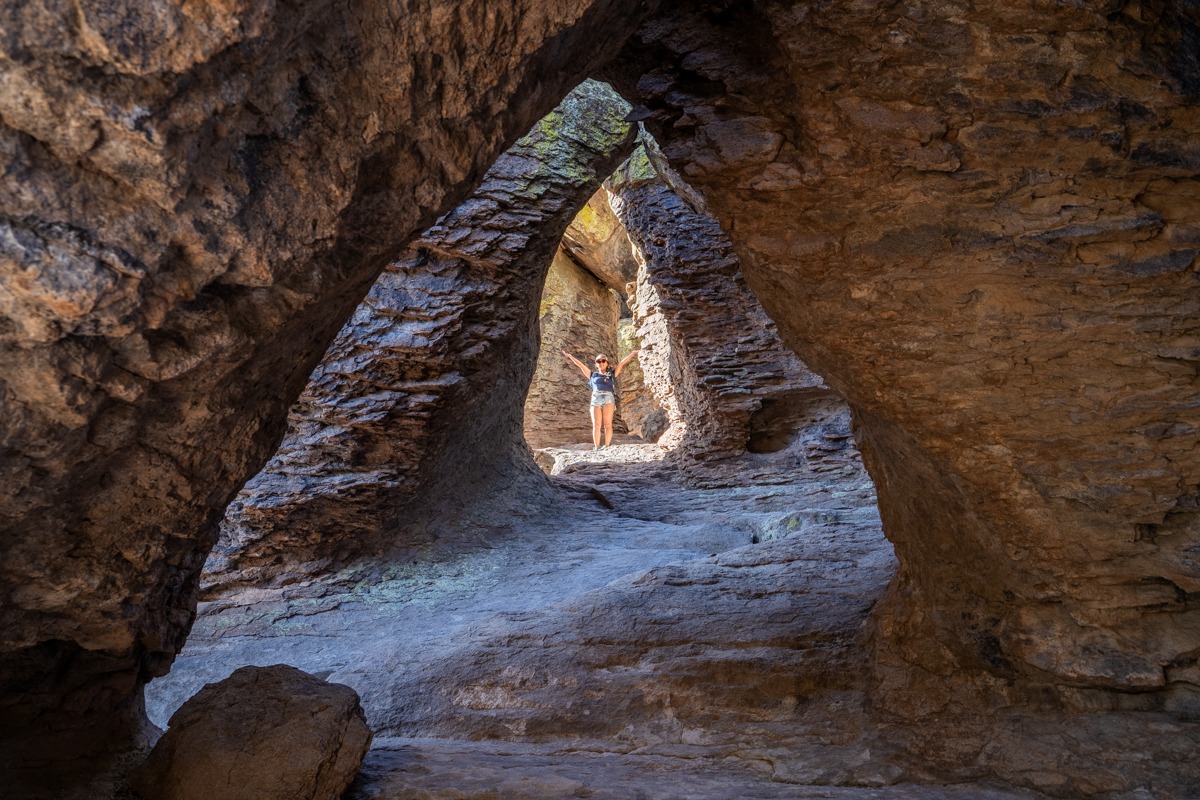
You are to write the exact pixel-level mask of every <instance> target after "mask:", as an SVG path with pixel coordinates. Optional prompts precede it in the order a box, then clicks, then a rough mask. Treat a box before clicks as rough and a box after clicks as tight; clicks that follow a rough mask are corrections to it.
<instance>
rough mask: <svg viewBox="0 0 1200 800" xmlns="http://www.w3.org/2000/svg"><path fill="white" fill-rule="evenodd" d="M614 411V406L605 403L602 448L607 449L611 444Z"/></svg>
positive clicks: (615, 408)
mask: <svg viewBox="0 0 1200 800" xmlns="http://www.w3.org/2000/svg"><path fill="white" fill-rule="evenodd" d="M616 410H617V407H616V406H615V405H613V404H612V403H607V404H606V405H605V406H604V446H605V447H608V446H609V445H611V444H612V421H613V412H615V411H616Z"/></svg>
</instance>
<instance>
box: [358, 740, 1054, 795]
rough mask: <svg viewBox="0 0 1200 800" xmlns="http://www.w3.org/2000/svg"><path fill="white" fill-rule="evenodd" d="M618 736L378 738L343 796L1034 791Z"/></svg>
mask: <svg viewBox="0 0 1200 800" xmlns="http://www.w3.org/2000/svg"><path fill="white" fill-rule="evenodd" d="M613 744H614V743H599V742H582V741H578V740H571V741H563V742H557V743H554V742H552V743H546V744H525V743H513V742H498V741H481V742H469V741H458V740H451V739H404V738H378V739H376V740H375V744H374V746H373V747H372V749H371V752H369V753H368V754H367V758H366V761H365V762H364V763H363V768H362V772H361V773H360V774H359V777H358V780H357V781H356V782H355V784H354V786H353V787H352V788H351V790H350V792H349V793H348V794H347V795H346V797H347V800H496V799H497V798H504V800H564V799H565V798H590V800H683V799H684V798H686V800H735V799H736V800H1034V799H1035V798H1040V797H1043V796H1042V795H1038V794H1034V793H1031V792H1024V791H1015V790H1011V789H1002V788H995V787H988V786H983V785H980V784H955V785H952V786H940V785H918V784H897V785H893V786H811V785H798V784H793V783H784V782H781V781H777V780H773V778H772V767H771V764H770V763H769V762H768V761H765V760H763V759H761V758H759V759H755V760H744V759H739V758H737V757H736V756H733V755H731V754H730V752H729V751H728V750H727V749H723V748H722V749H719V750H717V751H711V750H710V749H709V748H704V747H694V748H687V747H680V746H674V747H671V748H670V749H669V750H665V751H660V752H652V753H649V752H646V750H645V749H642V750H641V751H639V752H629V753H626V752H615V751H612V750H606V749H604V747H605V746H606V745H607V746H608V747H612V746H613Z"/></svg>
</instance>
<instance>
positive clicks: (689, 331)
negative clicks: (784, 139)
mask: <svg viewBox="0 0 1200 800" xmlns="http://www.w3.org/2000/svg"><path fill="white" fill-rule="evenodd" d="M658 158H659V156H658V155H657V153H656V152H655V149H654V147H653V144H652V143H645V144H644V145H643V146H642V148H641V149H639V151H638V152H637V153H635V155H634V156H633V157H632V158H631V159H630V161H629V162H628V163H626V164H625V165H623V166H622V168H621V170H620V171H618V173H617V174H616V175H615V176H614V177H613V179H611V180H610V181H609V182H608V183H607V184H606V187H607V191H608V192H609V202H610V204H611V205H612V208H613V211H614V212H615V213H616V215H617V218H618V219H619V220H620V222H621V224H622V225H623V227H624V228H625V230H626V231H627V233H628V236H629V238H630V241H631V242H632V244H633V251H634V254H635V256H636V258H637V260H638V263H639V265H640V268H639V271H638V280H637V293H636V296H635V298H634V301H633V302H632V306H633V309H634V314H635V318H636V320H637V324H638V329H637V332H638V335H639V337H640V338H641V340H642V343H643V345H644V350H643V354H642V356H641V357H640V359H639V360H640V362H641V365H642V369H643V370H644V371H645V373H646V375H647V378H646V380H647V385H648V386H649V387H650V388H651V390H652V391H653V392H654V393H655V394H656V399H657V400H658V402H659V403H660V404H661V405H662V407H663V408H664V409H666V410H667V416H668V421H669V425H670V427H669V428H668V430H667V432H666V433H665V434H664V441H665V442H666V443H670V444H673V445H679V446H681V447H682V452H683V453H684V454H686V455H687V456H688V457H690V458H692V459H695V460H699V461H710V460H717V459H721V458H727V457H730V456H735V455H740V454H742V453H745V452H746V450H747V448H748V447H749V445H750V440H751V438H752V433H751V427H752V425H751V420H752V419H754V420H756V421H757V422H758V423H761V424H760V426H759V427H762V426H763V425H769V426H770V427H771V429H772V430H773V431H775V432H776V433H777V434H778V436H777V437H776V440H777V442H778V446H774V449H776V450H779V449H783V447H785V446H786V445H787V444H788V443H789V442H790V438H791V436H790V435H791V434H793V433H795V432H796V431H797V430H798V429H799V428H800V427H802V425H803V423H804V422H812V421H815V419H816V418H818V417H821V416H823V415H824V413H825V412H826V411H829V410H832V409H833V407H834V406H840V403H839V402H838V400H837V398H836V396H835V395H834V394H833V393H832V392H831V391H829V389H828V388H827V387H826V386H825V385H824V383H823V382H822V381H821V379H820V378H819V377H818V376H816V375H814V374H813V373H811V372H809V371H808V370H807V369H806V368H805V367H804V365H803V364H801V363H800V361H799V360H798V359H797V358H796V356H795V354H794V353H792V352H791V351H790V350H788V349H787V348H786V347H784V346H783V343H782V342H781V341H780V339H779V336H778V334H777V333H776V330H775V324H774V323H773V322H772V321H771V320H770V319H769V318H768V317H767V315H766V314H765V312H764V311H763V308H762V306H761V305H760V304H759V302H758V300H757V298H755V297H754V295H753V294H751V292H750V291H749V290H748V289H747V288H746V285H745V282H744V280H743V278H742V274H741V268H740V265H739V263H738V258H737V255H736V254H735V253H734V251H733V246H732V244H731V243H730V241H729V239H728V237H727V236H726V235H725V233H724V232H723V231H722V230H721V227H720V225H719V224H718V223H717V221H716V220H715V219H713V218H712V217H711V216H709V215H708V214H707V213H705V209H703V208H701V209H697V208H693V207H692V206H691V205H690V204H689V203H688V201H687V200H685V199H684V198H683V196H681V195H680V194H679V192H677V191H676V190H675V189H674V188H673V187H672V185H671V184H670V183H669V182H668V177H667V173H666V171H665V165H661V164H656V163H654V162H655V160H657V159H658ZM675 183H681V181H679V180H678V179H677V178H676V180H675ZM683 190H684V191H687V190H686V187H685V188H684V189H683ZM784 408H786V409H789V410H788V411H784V410H783V409H784ZM764 409H768V410H772V409H773V411H772V412H771V413H770V415H769V419H768V418H767V416H764V415H762V414H760V413H759V412H761V411H763V410H764ZM760 433H761V431H760ZM759 440H761V441H765V438H764V437H761V436H760V437H759Z"/></svg>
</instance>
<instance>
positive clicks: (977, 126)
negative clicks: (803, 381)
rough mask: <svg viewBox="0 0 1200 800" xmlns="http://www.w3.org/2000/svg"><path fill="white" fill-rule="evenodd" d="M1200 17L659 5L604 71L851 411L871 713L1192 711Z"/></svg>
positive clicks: (1165, 7)
mask: <svg viewBox="0 0 1200 800" xmlns="http://www.w3.org/2000/svg"><path fill="white" fill-rule="evenodd" d="M1198 22H1200V12H1198V11H1197V10H1196V8H1195V6H1194V5H1193V4H1186V3H1173V2H1162V3H1145V4H1136V5H1135V4H1121V3H1100V2H1096V3H1092V2H1080V3H1072V4H1056V5H1054V6H1052V7H1050V6H1045V5H1036V4H1035V5H1028V4H1023V3H1010V2H1000V3H991V4H987V5H978V4H973V3H967V2H957V1H956V0H952V1H951V2H948V3H942V2H938V3H932V2H912V3H906V4H901V5H897V6H889V7H887V8H886V9H881V8H879V7H877V6H875V5H862V4H853V3H832V4H820V5H789V4H781V3H730V4H725V5H723V6H721V8H719V9H710V8H707V7H704V6H702V5H689V4H682V5H676V6H672V8H671V9H669V10H667V11H664V12H663V13H662V14H661V15H659V16H657V17H656V18H654V19H653V20H652V21H650V22H648V23H647V24H646V25H645V26H644V27H643V28H642V29H641V31H640V32H639V34H638V35H637V37H636V39H635V40H634V41H632V42H631V44H630V45H629V47H628V48H627V50H626V52H625V54H624V55H623V56H622V58H621V64H620V65H619V67H618V68H616V69H614V76H615V77H614V79H615V80H617V81H618V83H619V85H621V86H623V87H624V90H625V91H626V92H628V95H629V96H630V98H631V99H632V100H633V101H635V102H639V103H641V104H642V105H643V107H644V111H643V112H642V115H643V116H645V117H646V124H647V126H648V127H650V128H651V129H652V130H653V131H654V132H655V134H656V135H657V136H658V137H659V139H660V142H661V143H662V145H663V150H664V152H665V154H666V155H667V157H668V158H669V160H670V162H671V163H672V164H673V165H674V166H675V167H676V168H677V169H678V170H679V171H680V172H681V173H682V174H683V176H684V177H685V178H686V179H687V180H688V181H689V182H690V183H691V184H692V185H693V186H695V187H696V188H697V189H698V190H699V191H700V192H701V193H702V194H703V195H704V197H705V198H706V200H707V202H708V205H709V207H710V209H711V210H712V211H713V213H714V214H715V216H716V217H717V219H719V220H720V222H721V224H722V226H723V227H724V228H725V229H726V230H727V231H729V232H730V234H731V238H732V240H733V242H734V245H735V248H736V250H737V253H738V255H739V256H740V259H741V262H742V267H743V269H744V271H745V274H746V277H747V280H748V282H749V284H750V286H751V287H752V288H753V289H754V290H755V291H756V293H757V294H758V296H759V297H760V298H761V299H762V301H763V304H764V305H765V306H766V309H767V311H768V312H769V313H770V314H771V316H772V318H774V319H775V321H776V322H777V323H778V324H779V329H780V332H781V334H782V335H783V338H784V340H785V341H786V342H787V343H788V345H789V346H791V347H792V348H794V349H795V350H796V351H797V352H798V353H799V354H800V355H801V357H802V358H803V359H804V361H805V362H806V363H807V364H809V365H810V366H811V367H812V368H813V369H815V370H816V371H817V372H819V373H820V374H821V375H822V376H824V378H825V379H826V381H827V382H828V383H829V385H830V386H831V387H832V388H833V389H835V390H836V391H837V392H838V393H839V394H841V395H842V396H843V397H845V398H846V399H847V401H849V403H850V404H851V406H852V408H853V409H854V413H855V419H856V425H857V432H858V436H859V440H860V443H861V445H862V447H863V453H864V456H865V458H866V461H867V464H868V467H869V469H870V470H871V473H872V475H873V476H874V478H875V480H876V482H877V484H878V487H879V501H880V508H881V511H882V515H883V520H884V526H885V530H886V532H887V534H888V536H889V537H890V538H891V540H892V541H893V542H894V543H895V545H896V551H897V555H898V556H899V558H900V562H901V567H900V571H899V574H898V577H897V579H896V580H895V582H894V583H893V586H892V589H891V591H890V593H889V595H888V597H887V599H886V600H885V601H884V602H882V603H881V604H880V606H879V608H878V609H877V611H876V614H875V618H874V619H875V625H876V628H875V631H876V634H875V645H876V648H877V649H876V655H877V659H876V663H875V665H874V670H875V674H876V679H877V685H876V689H877V700H878V701H879V702H881V703H882V704H883V705H884V706H885V707H887V708H890V709H893V710H896V711H900V712H902V713H906V714H922V713H926V712H929V711H933V710H936V709H939V708H948V709H953V708H957V707H961V706H959V705H957V704H958V703H962V704H965V706H967V707H973V706H976V705H977V704H979V703H980V702H985V703H991V702H999V703H1007V702H1012V701H1013V700H1018V701H1020V700H1022V699H1026V700H1027V699H1029V697H1030V695H1028V694H1026V693H1024V689H1026V688H1028V687H1030V686H1043V687H1047V688H1048V689H1049V691H1048V692H1044V693H1041V694H1039V695H1038V697H1040V698H1041V699H1042V700H1049V699H1051V698H1053V702H1062V703H1066V704H1068V705H1070V706H1074V707H1080V706H1082V707H1095V706H1096V705H1099V706H1102V707H1105V706H1109V707H1157V708H1168V709H1171V708H1174V709H1177V710H1184V709H1187V708H1194V707H1195V702H1196V701H1195V697H1196V692H1197V691H1200V682H1198V681H1197V678H1196V667H1195V664H1196V643H1197V641H1200V636H1198V634H1200V616H1198V614H1200V611H1197V609H1196V606H1195V597H1196V593H1197V591H1200V560H1198V559H1197V549H1196V548H1197V546H1198V545H1197V541H1198V536H1197V531H1198V530H1200V494H1198V489H1197V487H1198V486H1200V447H1197V444H1198V442H1200V424H1198V420H1200V392H1198V391H1197V388H1198V386H1200V383H1198V378H1197V364H1198V363H1200V362H1198V351H1197V342H1198V341H1200V339H1198V338H1197V337H1198V335H1200V327H1198V325H1200V322H1198V320H1200V315H1198V312H1200V291H1198V290H1200V276H1198V273H1197V270H1196V255H1197V253H1200V203H1198V198H1200V192H1198V190H1197V186H1198V185H1200V184H1198V182H1197V180H1196V178H1197V175H1198V173H1200V150H1198V149H1197V144H1196V142H1197V141H1198V140H1200V129H1198V126H1200V117H1198V116H1197V108H1198V106H1197V101H1198V98H1200V70H1198V69H1197V64H1196V61H1195V57H1194V53H1195V49H1196V35H1195V31H1196V30H1197V24H1198ZM959 689H961V690H962V691H961V692H959V691H958V690H959Z"/></svg>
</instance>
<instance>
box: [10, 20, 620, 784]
mask: <svg viewBox="0 0 1200 800" xmlns="http://www.w3.org/2000/svg"><path fill="white" fill-rule="evenodd" d="M638 13H639V9H638V4H637V3H634V2H629V1H628V0H598V1H597V2H584V3H572V4H568V5H564V4H561V3H553V2H543V1H542V0H519V1H517V2H511V3H505V4H502V5H500V6H494V7H493V6H492V5H490V4H489V5H488V6H487V8H486V13H485V9H484V8H483V5H482V4H479V3H474V4H457V5H454V6H452V7H451V6H447V7H441V6H438V7H437V8H434V9H431V8H426V7H422V9H420V10H419V11H418V10H416V9H414V8H412V7H410V4H405V3H399V2H389V1H387V0H372V1H371V2H365V3H354V4H351V5H344V4H341V5H339V4H333V3H315V4H305V5H304V6H303V8H292V7H284V6H279V5H277V4H275V3H272V2H266V1H265V0H263V1H259V0H245V1H244V2H238V3H234V4H223V5H220V6H219V7H214V8H209V7H207V6H206V7H205V8H203V9H199V8H198V7H193V5H189V4H183V3H173V2H166V3H161V4H156V5H152V4H149V3H141V2H136V0H134V1H133V2H128V3H122V4H120V6H119V7H116V8H114V7H112V6H111V5H110V4H107V3H82V4H78V5H77V6H72V7H71V8H67V7H66V6H64V5H63V4H61V3H56V2H53V0H46V2H34V3H22V4H6V5H5V6H4V7H3V9H0V30H3V31H4V32H5V33H4V36H3V37H2V39H0V87H2V88H0V119H2V120H3V122H2V124H0V171H2V172H3V174H4V176H5V177H4V191H3V193H0V311H2V315H0V340H2V347H0V385H2V389H0V404H2V407H0V420H2V423H0V424H2V425H3V435H2V438H0V441H2V444H0V448H2V449H0V481H2V482H3V484H4V486H5V491H4V493H3V495H2V496H0V530H2V531H3V533H2V535H0V547H2V552H0V631H2V632H3V633H2V635H0V731H2V733H0V736H2V737H3V739H4V741H3V743H2V744H0V752H2V753H3V756H2V758H3V759H4V761H5V766H11V767H13V768H14V769H18V770H24V769H28V770H32V771H34V772H37V771H38V770H39V769H43V771H45V770H48V771H49V772H51V773H53V774H55V775H63V774H65V772H66V769H65V767H64V766H63V762H64V761H68V760H70V759H72V758H74V757H76V756H79V757H80V758H84V759H85V760H86V753H87V751H88V750H90V749H95V750H105V749H114V748H115V749H118V750H119V749H121V748H123V747H125V746H127V745H128V743H129V742H130V737H131V736H132V735H133V734H132V730H133V729H135V728H137V727H138V726H139V725H140V720H141V712H140V709H139V700H138V695H139V687H140V685H141V684H142V683H143V682H144V681H145V680H147V679H148V678H150V677H153V676H155V675H161V674H163V673H164V672H165V671H166V670H167V669H168V668H169V665H170V663H171V660H172V658H173V657H174V655H175V653H176V652H177V651H178V649H179V648H180V647H181V646H182V643H183V640H184V637H185V636H186V634H187V631H188V628H189V626H190V624H191V619H192V615H193V609H194V604H195V598H196V587H197V580H198V577H199V574H200V568H201V565H202V564H203V562H204V559H205V557H206V555H207V554H208V551H209V550H210V548H211V547H212V544H213V542H214V541H215V538H216V526H217V523H218V521H219V520H220V518H221V516H222V514H223V512H224V509H225V506H226V505H227V504H228V503H229V501H230V500H231V499H232V498H233V496H234V494H235V493H236V492H237V491H238V489H239V488H240V487H241V485H242V484H243V483H244V482H245V481H246V480H247V479H249V478H250V477H251V476H252V475H253V474H254V473H255V472H257V471H258V469H259V468H260V467H261V466H262V465H263V463H265V461H266V460H267V458H268V457H269V456H270V454H271V453H272V452H273V451H274V449H275V447H276V445H277V444H278V442H279V439H280V437H281V436H282V435H283V432H284V426H285V421H286V411H287V408H288V407H289V406H290V405H291V403H292V402H293V401H294V400H295V398H296V397H297V396H298V395H299V393H300V391H301V389H302V388H303V386H304V384H305V381H306V380H307V378H308V375H309V374H310V372H311V371H312V369H313V367H314V366H315V365H316V363H317V361H318V360H319V359H320V357H321V354H322V353H323V352H324V350H325V348H326V346H327V345H328V343H329V341H330V340H331V339H332V337H333V335H334V334H335V333H336V332H337V330H338V329H339V328H340V327H341V325H342V323H343V322H345V320H346V318H347V317H348V316H349V314H350V312H351V311H352V310H353V308H354V306H355V305H356V304H357V303H358V302H359V301H360V300H361V299H362V297H363V296H364V295H365V294H366V292H367V289H368V288H369V286H370V284H371V282H372V281H373V280H374V279H375V277H376V275H377V274H378V273H379V271H380V270H381V269H382V268H383V267H384V265H385V264H386V263H387V262H388V261H389V260H391V259H394V258H395V257H397V256H398V255H399V254H400V252H401V250H402V248H403V246H404V245H405V244H406V243H407V241H408V240H409V239H410V238H411V236H412V235H413V234H414V233H415V232H417V231H419V230H421V229H423V228H424V227H426V226H428V225H430V224H432V223H433V221H434V220H435V219H436V218H437V216H438V215H439V214H441V213H443V212H445V211H447V210H448V209H449V208H450V207H451V206H453V205H454V203H455V202H457V201H458V200H460V199H462V198H463V197H465V196H466V194H467V192H469V191H470V189H471V188H472V186H473V185H474V184H475V183H477V182H478V180H479V178H480V177H481V176H482V175H483V173H484V171H485V170H486V169H487V168H488V167H489V166H490V165H491V164H492V162H493V161H494V160H495V158H496V156H497V155H498V154H499V153H500V152H501V151H502V150H503V149H504V148H505V147H506V146H507V145H508V144H510V143H511V142H512V141H513V140H514V139H516V138H517V137H518V136H519V135H521V134H523V133H524V132H525V131H527V130H528V129H529V127H530V125H532V124H533V123H534V122H535V121H536V120H537V119H539V118H540V117H541V116H542V115H544V114H545V113H546V112H547V111H549V110H550V109H551V108H552V107H553V106H554V104H555V103H557V102H558V101H559V100H561V99H562V97H563V96H564V95H565V94H566V93H567V91H568V90H569V89H570V88H571V87H572V86H574V85H575V84H576V83H578V81H579V80H580V79H582V78H583V77H584V76H585V75H586V74H587V73H588V71H589V70H591V69H592V68H593V67H594V66H595V65H597V64H598V63H599V62H600V60H601V59H602V58H604V57H606V56H607V55H611V53H612V52H613V51H614V48H616V47H618V46H619V45H620V43H621V42H622V41H623V39H624V38H625V37H626V36H627V35H628V33H629V31H630V29H631V26H632V25H634V24H635V23H636V20H637V15H638ZM10 737H13V738H11V740H10ZM51 762H54V763H56V764H57V765H56V766H53V767H48V766H47V765H48V764H49V763H51ZM14 774H15V773H14Z"/></svg>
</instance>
